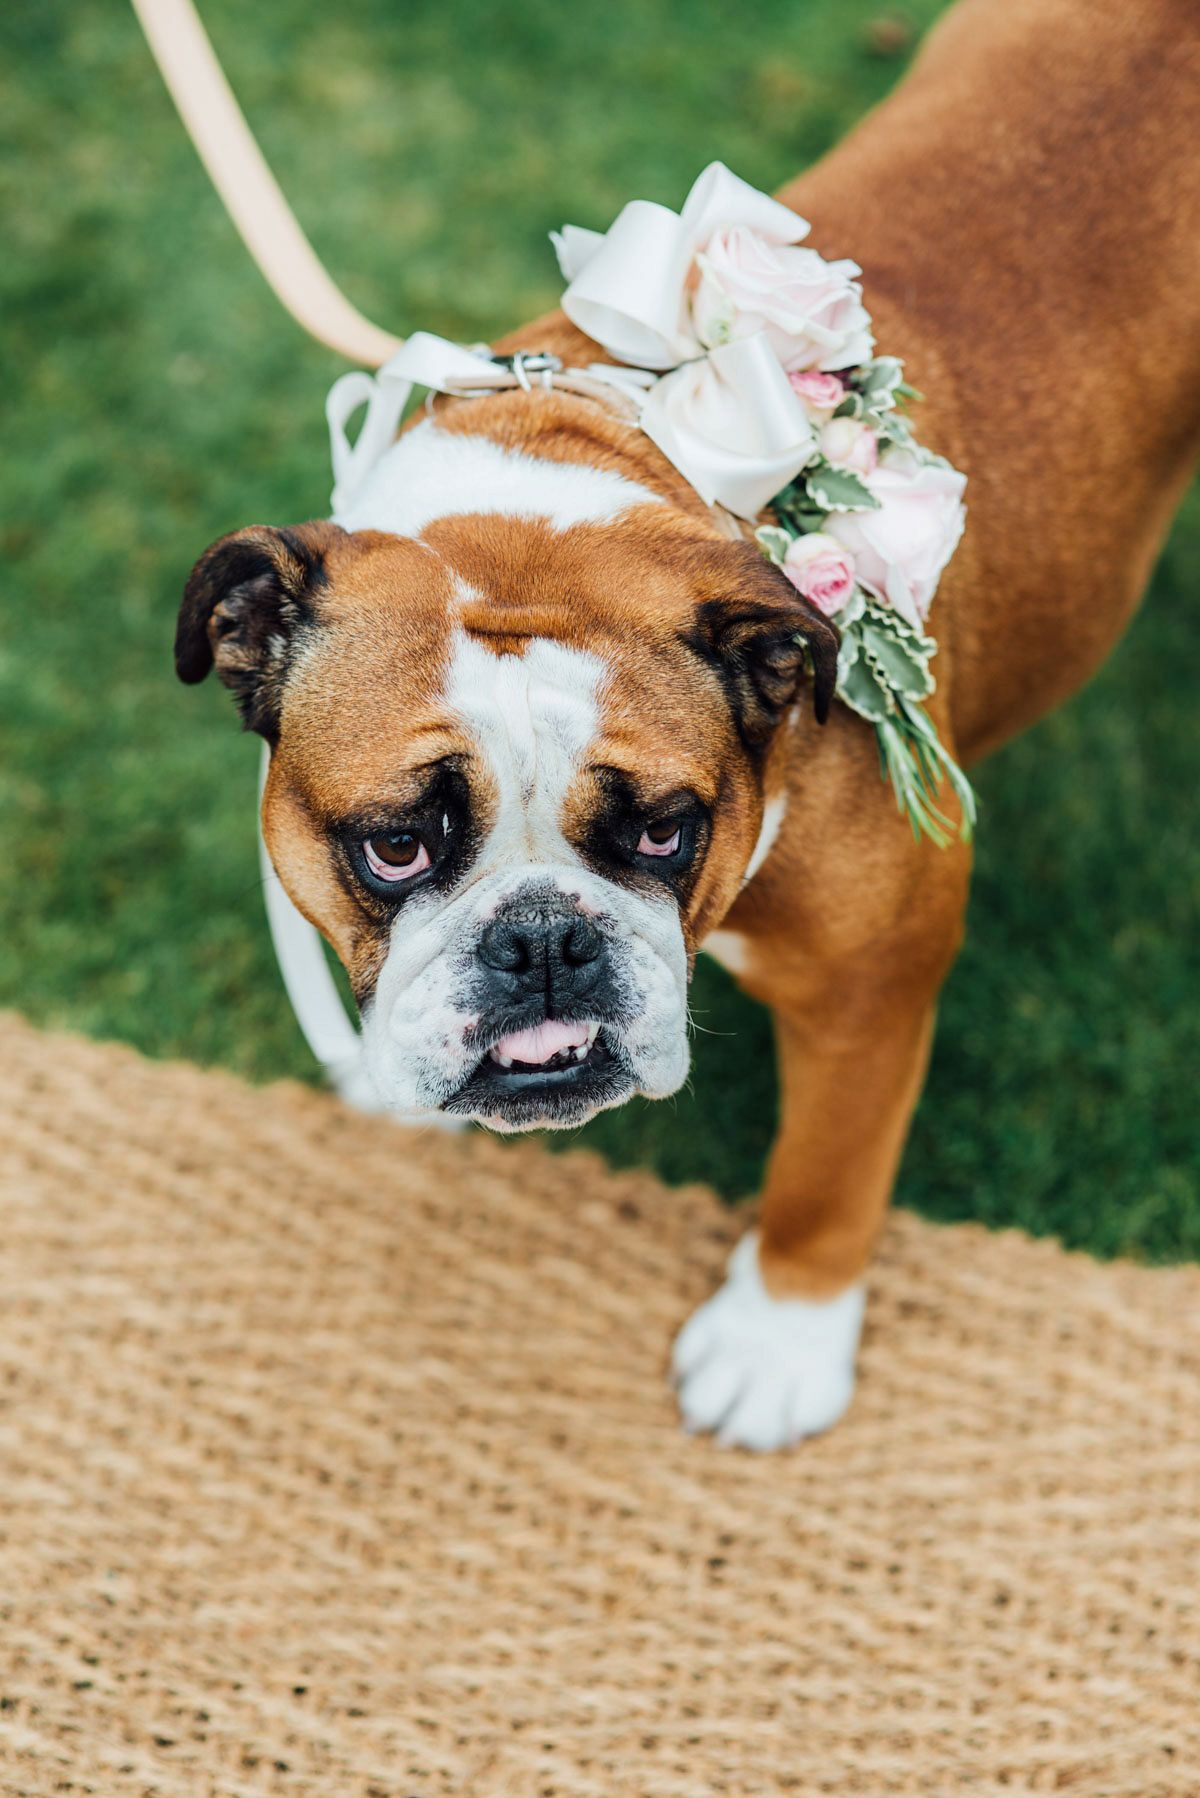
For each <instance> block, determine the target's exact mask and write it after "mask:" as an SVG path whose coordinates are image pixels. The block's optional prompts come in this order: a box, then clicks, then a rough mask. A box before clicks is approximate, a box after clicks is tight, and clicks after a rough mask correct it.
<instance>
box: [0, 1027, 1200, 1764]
mask: <svg viewBox="0 0 1200 1798" xmlns="http://www.w3.org/2000/svg"><path fill="white" fill-rule="evenodd" d="M0 1119H2V1120H3V1121H2V1126H0V1127H2V1142H0V1284H2V1311H0V1505H2V1512H3V1520H2V1527H3V1541H2V1549H0V1707H2V1708H0V1791H2V1792H3V1793H4V1794H5V1795H6V1798H8V1795H10V1794H12V1795H15V1794H27V1793H28V1794H33V1793H36V1794H39V1795H41V1794H50V1793H55V1794H58V1793H85V1792H86V1793H96V1794H100V1795H102V1798H126V1795H133V1794H138V1795H140V1798H150V1795H153V1798H175V1795H176V1794H179V1795H183V1794H187V1795H189V1798H190V1795H192V1794H195V1795H197V1798H200V1795H203V1798H233V1795H234V1794H238V1795H245V1798H251V1795H254V1798H257V1795H258V1794H267V1793H270V1794H280V1795H290V1794H295V1795H297V1798H299V1795H300V1794H304V1795H305V1798H309V1795H313V1798H315V1795H317V1794H320V1795H321V1798H410V1795H411V1798H427V1795H428V1798H434V1795H438V1798H440V1795H441V1794H450V1793H455V1794H460V1793H461V1794H469V1795H471V1798H474V1795H479V1798H501V1795H502V1794H504V1795H511V1798H551V1795H554V1798H660V1795H661V1798H667V1795H668V1794H669V1795H671V1798H684V1795H687V1798H693V1795H694V1798H702V1795H705V1794H709V1793H729V1794H749V1793H777V1792H794V1793H800V1794H809V1793H862V1794H869V1795H871V1798H882V1795H883V1794H888V1793H901V1792H903V1793H918V1794H921V1795H922V1798H928V1795H930V1794H935V1795H936V1794H942V1793H958V1792H965V1793H971V1794H990V1793H996V1794H1001V1793H1002V1794H1005V1795H1006V1798H1009V1795H1011V1794H1013V1793H1018V1792H1046V1791H1061V1790H1067V1791H1071V1792H1079V1793H1080V1794H1084V1795H1086V1798H1102V1795H1104V1794H1114V1795H1115V1794H1121V1795H1122V1798H1156V1795H1165V1794H1172V1795H1176V1794H1179V1795H1183V1794H1190V1795H1195V1794H1197V1793H1200V1593H1198V1573H1200V1327H1198V1319H1200V1270H1196V1269H1181V1270H1173V1271H1161V1272H1151V1271H1146V1270H1142V1269H1138V1268H1134V1267H1130V1266H1112V1267H1100V1266H1097V1265H1095V1264H1093V1263H1091V1262H1089V1261H1087V1260H1086V1259H1084V1258H1082V1257H1080V1256H1071V1255H1066V1254H1063V1253H1062V1252H1061V1251H1060V1250H1059V1249H1058V1248H1056V1247H1055V1246H1053V1245H1052V1244H1049V1243H1034V1242H1030V1241H1028V1240H1025V1239H1024V1238H1021V1237H1018V1236H1015V1235H1005V1236H993V1235H988V1234H986V1233H985V1232H984V1231H982V1230H980V1229H976V1228H953V1229H938V1228H934V1227H932V1226H930V1225H928V1224H924V1223H920V1222H918V1221H917V1220H916V1219H914V1218H912V1217H908V1216H904V1215H899V1216H896V1217H895V1218H893V1220H892V1222H891V1224H890V1225H889V1228H888V1231H887V1234H886V1237H885V1240H884V1243H883V1246H882V1251H881V1254H880V1257H879V1260H878V1263H877V1266H876V1269H875V1272H874V1274H873V1277H872V1285H871V1302H870V1309H869V1312H868V1330H867V1337H866V1343H865V1349H864V1354H863V1357H862V1378H861V1383H860V1387H859V1393H858V1397H857V1399H856V1401H855V1404H854V1406H853V1409H852V1410H851V1412H850V1414H849V1416H848V1417H847V1418H846V1420H845V1421H844V1422H843V1423H842V1425H841V1426H840V1427H839V1428H838V1429H837V1430H835V1431H834V1432H833V1433H832V1434H831V1435H830V1436H828V1437H825V1438H823V1439H822V1440H820V1441H817V1442H812V1443H809V1444H807V1445H806V1446H804V1447H802V1448H800V1449H797V1450H794V1451H792V1452H789V1453H787V1454H783V1455H777V1456H771V1457H761V1458H760V1457H755V1456H752V1455H748V1454H742V1453H736V1452H729V1451H725V1450H722V1449H720V1448H718V1447H716V1446H715V1445H714V1444H713V1443H711V1442H709V1441H705V1440H689V1439H688V1438H687V1437H685V1436H684V1435H683V1434H682V1433H681V1432H680V1429H679V1427H678V1424H677V1422H676V1416H675V1410H674V1406H673V1402H672V1398H671V1395H670V1393H669V1392H668V1390H667V1385H666V1379H665V1369H666V1363H667V1352H668V1345H669V1342H670V1339H671V1335H672V1333H673V1331H674V1330H675V1329H676V1328H677V1327H678V1325H679V1324H680V1323H681V1322H682V1320H683V1318H684V1317H685V1316H686V1315H687V1313H688V1311H689V1309H690V1308H691V1307H692V1306H693V1305H694V1304H695V1303H696V1302H697V1300H699V1299H701V1298H703V1297H704V1296H705V1295H706V1294H707V1293H708V1292H709V1291H710V1290H711V1289H712V1287H713V1286H714V1284H715V1283H716V1281H717V1279H718V1277H719V1275H720V1271H721V1267H722V1263H723V1259H724V1256H725V1254H726V1253H727V1250H728V1247H729V1245H730V1243H731V1242H732V1241H733V1239H734V1237H735V1234H736V1232H737V1229H738V1228H739V1227H740V1223H741V1220H736V1221H735V1220H734V1219H732V1218H731V1217H730V1216H729V1214H728V1213H725V1212H722V1210H721V1209H720V1207H719V1206H718V1205H717V1203H716V1201H715V1200H714V1199H713V1198H712V1197H711V1195H709V1194H708V1193H706V1192H704V1191H701V1190H698V1189H690V1190H686V1191H668V1190H667V1189H665V1188H663V1187H662V1186H660V1185H658V1184H657V1183H656V1182H655V1181H654V1180H652V1179H650V1178H648V1177H646V1176H644V1175H641V1174H613V1173H610V1172H607V1171H606V1170H605V1169H604V1168H603V1166H602V1165H601V1164H600V1163H599V1162H598V1161H597V1160H595V1159H594V1158H592V1157H590V1156H583V1155H578V1154H577V1155H569V1156H566V1157H562V1156H552V1155H549V1154H547V1153H546V1152H545V1151H544V1150H542V1149H541V1148H540V1147H539V1146H538V1145H536V1144H528V1143H526V1144H517V1145H515V1146H510V1145H506V1144H501V1143H498V1142H494V1141H490V1140H488V1139H486V1138H484V1137H481V1136H472V1137H458V1138H449V1137H445V1136H442V1135H437V1134H432V1133H431V1134H421V1135H418V1134H414V1133H410V1132H406V1131H403V1130H401V1129H399V1128H398V1127H397V1126H395V1125H393V1124H391V1123H389V1122H387V1121H386V1120H382V1119H374V1120H372V1119H364V1118H361V1117H358V1116H355V1115H353V1114H351V1113H349V1112H347V1111H345V1110H344V1109H342V1108H341V1107H340V1106H339V1105H338V1104H337V1103H335V1102H334V1101H333V1100H331V1099H325V1098H322V1097H320V1096H317V1095H314V1094H312V1093H308V1092H305V1091H302V1090H300V1089H298V1088H295V1087H278V1088H274V1089H270V1090H266V1091H255V1090H252V1089H251V1088H249V1087H246V1086H243V1085H240V1084H238V1083H237V1082H236V1081H234V1080H233V1079H231V1078H229V1077H226V1076H223V1075H220V1074H213V1073H203V1072H199V1071H197V1070H196V1069H193V1068H188V1067H178V1066H161V1065H153V1064H151V1063H148V1062H146V1061H143V1060H140V1059H139V1058H138V1057H136V1056H135V1055H134V1054H132V1053H131V1052H129V1051H127V1050H124V1049H119V1048H110V1047H99V1046H97V1045H95V1044H90V1043H84V1042H79V1041H76V1040H73V1039H70V1038H64V1037H53V1036H45V1035H42V1034H40V1033H38V1032H36V1031H34V1030H32V1029H31V1028H29V1027H28V1026H27V1025H25V1024H22V1023H20V1022H19V1021H17V1020H15V1019H6V1020H0Z"/></svg>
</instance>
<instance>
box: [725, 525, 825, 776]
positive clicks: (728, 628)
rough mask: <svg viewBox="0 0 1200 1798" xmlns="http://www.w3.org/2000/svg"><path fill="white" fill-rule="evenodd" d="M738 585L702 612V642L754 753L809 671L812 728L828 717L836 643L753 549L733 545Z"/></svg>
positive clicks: (771, 565) (785, 580)
mask: <svg viewBox="0 0 1200 1798" xmlns="http://www.w3.org/2000/svg"><path fill="white" fill-rule="evenodd" d="M727 554H728V557H729V564H728V566H729V567H730V569H731V572H732V573H733V574H734V576H735V578H734V580H733V582H732V583H731V590H730V591H729V592H728V594H727V596H726V597H722V598H719V599H716V598H714V599H709V600H705V601H703V602H702V603H701V605H700V608H699V626H700V636H701V639H702V641H703V642H704V644H705V647H706V651H707V654H708V655H709V656H710V657H712V658H715V659H716V661H717V663H718V665H719V667H720V670H721V675H722V679H723V680H724V682H725V686H726V690H727V691H728V693H729V695H730V702H731V704H732V707H733V713H734V718H735V720H736V722H737V726H738V729H739V731H740V732H741V734H742V737H743V739H744V740H745V741H746V742H747V743H748V744H750V745H751V746H753V747H758V746H760V745H762V744H763V743H765V742H767V740H768V739H769V738H770V736H771V734H772V733H773V731H774V730H775V728H776V726H777V725H778V724H779V722H780V720H781V719H782V717H783V715H784V713H785V711H786V710H787V708H788V707H789V706H790V705H791V704H792V702H793V701H794V700H795V698H796V696H797V694H798V693H799V691H800V686H801V683H802V682H803V679H804V674H805V669H806V668H807V667H811V670H812V683H813V710H814V712H815V713H816V717H817V722H818V723H819V724H824V722H825V720H826V718H827V717H828V716H829V707H830V705H831V703H832V701H833V693H834V688H835V687H836V686H837V659H838V647H839V644H840V641H841V639H840V638H839V636H838V633H837V631H836V629H835V628H834V626H833V625H832V624H831V623H830V622H829V620H828V618H826V617H825V616H824V614H823V613H821V612H818V611H817V609H816V607H815V606H814V605H812V604H810V602H809V601H808V600H807V599H805V598H804V596H803V595H802V594H801V593H799V592H798V591H797V590H796V588H795V587H793V585H792V583H791V582H790V581H789V580H788V578H787V576H786V575H785V574H783V573H782V572H781V570H780V569H778V568H777V567H776V566H775V564H774V563H773V562H768V561H767V560H766V558H765V557H764V556H763V554H762V553H761V551H760V550H759V549H758V547H757V545H756V544H752V543H740V544H730V545H729V546H728V550H727Z"/></svg>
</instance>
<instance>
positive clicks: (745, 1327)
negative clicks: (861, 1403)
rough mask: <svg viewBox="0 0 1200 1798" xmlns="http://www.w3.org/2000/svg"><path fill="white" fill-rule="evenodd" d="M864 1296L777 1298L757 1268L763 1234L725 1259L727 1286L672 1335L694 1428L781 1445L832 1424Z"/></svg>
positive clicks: (849, 1372)
mask: <svg viewBox="0 0 1200 1798" xmlns="http://www.w3.org/2000/svg"><path fill="white" fill-rule="evenodd" d="M865 1298H866V1294H865V1292H864V1289H863V1287H862V1286H851V1287H849V1288H848V1289H847V1290H846V1291H845V1292H843V1293H839V1294H838V1296H837V1298H835V1299H830V1300H829V1301H828V1303H825V1304H818V1303H815V1302H812V1301H810V1300H808V1299H773V1298H772V1297H771V1295H770V1293H769V1292H768V1291H767V1289H766V1287H765V1286H764V1285H763V1282H762V1275H761V1274H760V1273H759V1271H758V1233H757V1231H753V1230H752V1231H750V1232H749V1233H748V1234H747V1235H745V1236H743V1238H742V1240H741V1242H739V1243H738V1245H737V1248H736V1249H735V1250H734V1251H733V1254H732V1255H731V1256H730V1257H729V1277H728V1279H727V1280H726V1282H725V1284H724V1286H722V1287H721V1290H720V1291H719V1292H718V1293H717V1294H716V1295H715V1297H713V1298H711V1299H709V1300H708V1302H707V1304H704V1305H701V1307H700V1309H699V1310H698V1311H696V1312H694V1313H693V1314H692V1316H691V1317H690V1318H689V1319H688V1321H687V1323H686V1324H684V1326H683V1328H682V1330H681V1331H680V1332H679V1335H678V1336H677V1337H676V1339H675V1348H674V1352H673V1354H672V1357H671V1365H672V1370H673V1373H674V1378H675V1383H676V1385H677V1387H678V1389H679V1406H680V1409H681V1411H682V1412H683V1421H684V1424H685V1425H686V1427H687V1428H688V1429H689V1430H714V1431H715V1432H716V1434H717V1439H718V1441H720V1442H723V1443H726V1444H728V1445H729V1446H731V1447H737V1448H757V1449H771V1448H784V1447H786V1445H787V1444H788V1443H790V1442H798V1441H799V1440H800V1439H801V1437H803V1436H816V1435H818V1434H819V1433H820V1432H821V1431H822V1430H827V1429H829V1427H830V1425H831V1424H835V1423H836V1422H837V1420H838V1418H839V1417H840V1416H841V1415H842V1413H843V1411H845V1409H846V1407H847V1406H848V1405H849V1403H850V1400H851V1398H852V1397H853V1396H854V1358H855V1355H856V1353H857V1350H858V1338H859V1333H860V1331H861V1329H862V1318H863V1305H864V1302H865Z"/></svg>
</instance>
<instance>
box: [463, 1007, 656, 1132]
mask: <svg viewBox="0 0 1200 1798" xmlns="http://www.w3.org/2000/svg"><path fill="white" fill-rule="evenodd" d="M632 1087H633V1076H632V1072H631V1070H630V1068H629V1066H628V1063H627V1062H626V1059H625V1057H624V1055H623V1054H622V1053H621V1051H620V1050H619V1048H618V1047H617V1045H616V1043H615V1041H614V1039H613V1037H612V1036H611V1034H610V1032H609V1031H608V1030H606V1028H605V1027H604V1025H602V1024H600V1023H599V1022H597V1021H596V1020H594V1019H592V1020H588V1019H584V1020H582V1021H578V1022H574V1023H564V1022H562V1021H560V1020H559V1019H557V1018H547V1019H546V1020H545V1022H543V1023H541V1024H535V1025H533V1026H532V1027H531V1028H529V1029H527V1030H513V1031H509V1032H508V1034H507V1035H505V1036H502V1037H500V1038H499V1039H498V1040H497V1041H496V1042H494V1043H493V1044H492V1046H491V1047H490V1048H489V1049H488V1051H487V1053H486V1054H485V1055H484V1056H483V1057H482V1058H481V1060H480V1061H479V1063H478V1065H477V1066H476V1067H475V1068H474V1070H473V1071H472V1073H471V1074H470V1075H469V1077H468V1078H467V1080H466V1082H465V1083H464V1084H463V1085H462V1086H461V1087H460V1088H459V1090H458V1091H457V1092H456V1093H455V1094H453V1096H452V1097H451V1098H449V1099H448V1100H446V1102H445V1104H444V1105H443V1107H442V1109H443V1110H444V1111H451V1112H456V1113H459V1114H462V1113H466V1114H467V1115H469V1116H471V1117H477V1118H482V1119H484V1120H485V1121H486V1122H488V1123H491V1124H496V1125H499V1126H500V1127H501V1128H505V1127H506V1128H508V1129H518V1130H520V1129H532V1128H534V1127H535V1126H536V1125H539V1124H541V1125H547V1124H548V1125H557V1126H560V1127H561V1126H565V1125H569V1124H579V1123H582V1122H583V1121H584V1119H585V1118H589V1117H591V1116H592V1114H593V1112H596V1111H599V1110H601V1109H602V1108H603V1107H604V1106H606V1105H615V1104H617V1103H619V1102H620V1100H622V1099H624V1098H626V1097H628V1095H629V1093H630V1092H631V1090H632Z"/></svg>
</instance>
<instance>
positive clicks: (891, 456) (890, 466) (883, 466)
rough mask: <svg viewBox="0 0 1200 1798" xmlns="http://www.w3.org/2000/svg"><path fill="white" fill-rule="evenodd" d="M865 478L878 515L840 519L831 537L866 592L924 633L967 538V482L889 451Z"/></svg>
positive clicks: (835, 517) (834, 519) (828, 530)
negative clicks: (945, 575) (944, 575)
mask: <svg viewBox="0 0 1200 1798" xmlns="http://www.w3.org/2000/svg"><path fill="white" fill-rule="evenodd" d="M863 478H864V480H865V481H866V484H867V486H868V487H869V488H870V490H871V492H872V493H873V494H874V495H875V498H876V499H877V500H878V501H879V502H880V508H879V510H878V511H877V512H834V513H832V514H831V516H830V517H829V518H828V519H827V520H826V521H825V534H826V535H828V536H830V537H834V538H836V539H837V541H838V543H839V544H841V545H842V546H843V547H844V548H846V549H848V550H849V551H850V553H851V555H852V556H853V557H854V564H855V568H856V570H857V575H858V580H859V582H860V583H861V584H862V586H864V587H866V588H867V589H868V591H869V592H871V593H874V594H875V595H876V596H877V597H878V598H879V599H882V600H884V601H885V602H886V603H887V604H888V605H891V606H894V607H895V608H896V610H897V612H899V613H900V615H901V617H902V618H905V619H907V621H908V623H909V624H911V625H912V626H913V628H914V630H920V629H921V627H922V625H923V624H924V622H925V619H926V617H927V616H928V613H929V607H930V604H931V602H932V600H933V595H934V592H935V590H936V588H937V584H938V579H939V577H940V575H941V572H942V570H943V568H944V567H945V566H946V563H947V562H948V561H949V560H950V557H951V556H952V555H953V553H954V547H955V545H956V544H957V542H958V540H959V538H960V537H961V536H962V530H963V523H964V520H965V518H966V511H965V508H964V506H963V503H962V496H963V489H964V488H965V486H966V484H967V482H966V476H965V475H961V474H959V472H958V470H957V469H955V468H945V467H942V466H940V465H939V464H938V463H936V462H934V463H928V462H920V461H918V459H917V457H916V456H914V455H913V454H912V452H911V451H910V450H890V451H889V452H888V453H887V455H886V456H885V457H884V459H883V460H882V461H881V462H880V464H879V466H878V467H877V468H875V469H874V470H872V472H871V473H870V474H868V475H865V476H864V477H863Z"/></svg>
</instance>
